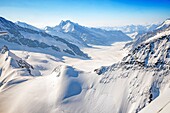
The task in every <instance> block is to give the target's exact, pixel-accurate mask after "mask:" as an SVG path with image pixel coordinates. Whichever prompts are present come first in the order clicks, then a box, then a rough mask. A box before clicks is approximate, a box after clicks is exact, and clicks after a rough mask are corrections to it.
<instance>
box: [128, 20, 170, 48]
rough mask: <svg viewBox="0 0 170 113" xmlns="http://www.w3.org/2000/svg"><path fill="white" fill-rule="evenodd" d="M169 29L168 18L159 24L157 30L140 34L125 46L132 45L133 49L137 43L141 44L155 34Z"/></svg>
mask: <svg viewBox="0 0 170 113" xmlns="http://www.w3.org/2000/svg"><path fill="white" fill-rule="evenodd" d="M169 29H170V20H169V19H167V20H165V21H164V22H163V23H162V24H161V25H159V26H157V28H156V29H155V30H153V31H149V32H146V33H141V34H138V35H137V36H136V38H135V39H134V40H133V41H132V42H130V43H128V44H126V46H125V47H130V48H131V50H133V49H134V48H135V47H136V46H137V45H139V44H141V43H142V42H144V41H146V40H148V39H149V38H151V37H153V36H156V35H157V34H159V33H162V32H166V31H168V30H169Z"/></svg>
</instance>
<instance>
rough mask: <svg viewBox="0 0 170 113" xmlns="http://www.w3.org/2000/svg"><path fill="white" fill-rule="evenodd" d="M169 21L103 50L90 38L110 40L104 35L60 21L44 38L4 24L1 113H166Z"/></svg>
mask: <svg viewBox="0 0 170 113" xmlns="http://www.w3.org/2000/svg"><path fill="white" fill-rule="evenodd" d="M167 21H169V20H168V19H167V20H166V21H165V22H163V23H162V24H161V25H160V26H158V27H157V28H156V29H155V30H153V31H150V32H147V33H142V34H141V35H139V36H138V37H136V38H135V40H133V41H131V42H130V43H129V42H127V41H129V40H124V41H126V42H122V41H123V40H119V41H118V40H117V42H116V43H113V44H109V45H108V43H107V42H106V43H107V44H105V45H102V44H100V43H99V42H98V41H99V40H98V39H97V40H93V38H94V37H93V36H106V35H107V36H112V35H111V34H110V32H106V31H105V30H101V29H96V28H87V27H83V26H80V25H78V24H75V23H72V22H71V21H62V22H61V23H60V25H59V26H56V27H53V28H52V27H46V29H45V32H44V31H41V30H40V31H36V30H33V29H31V28H30V27H28V26H27V27H23V26H22V27H21V26H18V25H16V24H14V23H12V22H10V21H7V20H6V19H3V18H1V20H0V22H1V23H0V28H1V29H2V31H7V32H8V35H3V36H0V41H1V42H0V46H1V47H2V48H1V52H0V113H169V112H170V110H169V108H170V98H169V97H170V96H169V95H170V71H169V69H170V26H169V24H168V22H167ZM7 22H9V23H8V24H5V23H7ZM84 30H85V31H84ZM87 30H89V31H88V34H87ZM104 32H105V33H104ZM48 33H50V34H48ZM82 33H84V34H86V36H87V37H84V38H83V37H81V35H82ZM121 33H122V32H121ZM97 34H100V35H97ZM104 34H105V35H104ZM59 35H60V36H59ZM91 36H92V37H91ZM107 36H106V37H107ZM114 36H115V35H114ZM117 36H119V35H117ZM117 36H115V37H117ZM60 37H61V38H60ZM120 37H121V36H120ZM120 37H117V38H120ZM22 38H23V39H24V40H25V41H22ZM90 38H92V41H94V43H93V42H89V41H90ZM95 38H97V37H95ZM98 38H99V37H98ZM113 38H114V37H113ZM45 39H48V40H46V41H45ZM56 39H57V40H56ZM84 39H87V40H88V41H87V40H86V41H85V40H84ZM100 39H101V38H100ZM26 40H29V41H26ZM69 40H72V42H71V41H69ZM102 40H103V39H102ZM111 40H112V39H111ZM100 41H101V40H100ZM103 41H104V40H103ZM41 43H44V46H43V45H42V44H41ZM70 44H71V46H69V45H70ZM89 44H90V46H89ZM92 44H93V45H92ZM95 44H96V45H95ZM4 45H7V46H4ZM45 45H48V47H46V46H45ZM76 45H81V48H78V46H76ZM127 45H128V46H127ZM34 46H35V47H34ZM52 46H54V47H58V48H59V49H60V51H56V50H55V49H54V48H52ZM74 47H77V49H75V48H74ZM127 47H128V48H127ZM22 48H23V49H22ZM65 48H67V49H68V50H69V52H64V49H65ZM70 52H73V53H74V55H73V54H71V53H70ZM80 52H81V54H80ZM85 53H86V54H85ZM88 57H90V58H88Z"/></svg>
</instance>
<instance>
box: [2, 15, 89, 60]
mask: <svg viewBox="0 0 170 113" xmlns="http://www.w3.org/2000/svg"><path fill="white" fill-rule="evenodd" d="M0 30H1V31H6V32H8V35H4V36H0V40H1V42H2V41H6V42H10V44H17V45H18V46H17V47H18V48H23V47H25V46H27V47H29V48H34V49H36V48H37V49H40V48H41V49H44V50H45V51H46V50H47V49H48V50H49V51H52V52H51V54H53V53H56V54H57V53H63V54H70V55H73V56H81V57H86V58H88V56H87V54H85V53H83V52H82V51H81V50H80V49H79V47H78V46H76V45H74V44H72V43H69V42H68V41H66V40H64V39H62V38H59V37H57V36H51V35H49V34H47V33H45V32H42V31H36V30H33V29H29V28H24V27H20V26H18V25H16V24H14V23H12V22H11V21H8V20H6V19H4V18H2V17H0Z"/></svg>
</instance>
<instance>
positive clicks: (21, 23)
mask: <svg viewBox="0 0 170 113" xmlns="http://www.w3.org/2000/svg"><path fill="white" fill-rule="evenodd" d="M15 24H17V25H18V26H21V27H23V28H28V29H32V30H34V31H41V30H40V29H38V28H36V27H34V26H32V25H29V24H27V23H25V22H20V21H17V22H15Z"/></svg>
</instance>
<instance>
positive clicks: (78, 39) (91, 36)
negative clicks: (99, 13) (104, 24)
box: [45, 20, 131, 46]
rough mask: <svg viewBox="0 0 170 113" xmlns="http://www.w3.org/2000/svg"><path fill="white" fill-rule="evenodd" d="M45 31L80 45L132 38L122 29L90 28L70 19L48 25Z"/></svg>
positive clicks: (110, 42) (105, 43) (106, 43)
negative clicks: (55, 24)
mask: <svg viewBox="0 0 170 113" xmlns="http://www.w3.org/2000/svg"><path fill="white" fill-rule="evenodd" d="M45 32H46V33H49V34H51V35H54V36H59V37H63V38H64V39H66V40H68V41H70V42H72V43H74V44H76V43H77V44H79V46H87V44H94V45H111V44H112V43H114V42H122V41H129V40H131V38H130V37H128V36H127V35H125V34H124V33H122V32H121V31H106V30H102V29H99V28H88V27H84V26H81V25H79V24H77V23H73V22H71V21H70V20H67V21H61V23H60V24H59V25H57V26H55V27H46V28H45Z"/></svg>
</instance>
